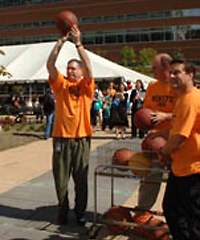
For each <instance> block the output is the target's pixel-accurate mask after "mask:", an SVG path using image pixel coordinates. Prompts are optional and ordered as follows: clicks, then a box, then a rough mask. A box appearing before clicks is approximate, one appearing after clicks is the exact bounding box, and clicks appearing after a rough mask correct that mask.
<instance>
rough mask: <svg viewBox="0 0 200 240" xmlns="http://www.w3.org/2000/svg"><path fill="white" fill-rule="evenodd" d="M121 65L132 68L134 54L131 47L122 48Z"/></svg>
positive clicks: (134, 60) (134, 61) (134, 59)
mask: <svg viewBox="0 0 200 240" xmlns="http://www.w3.org/2000/svg"><path fill="white" fill-rule="evenodd" d="M120 55H121V61H122V64H123V65H124V66H125V67H128V66H132V65H133V64H135V63H136V53H135V50H134V48H133V47H131V46H124V47H123V48H122V49H121V52H120Z"/></svg>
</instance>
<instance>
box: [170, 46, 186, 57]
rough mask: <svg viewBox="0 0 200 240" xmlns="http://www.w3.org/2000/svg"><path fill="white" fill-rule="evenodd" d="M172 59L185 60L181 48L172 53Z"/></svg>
mask: <svg viewBox="0 0 200 240" xmlns="http://www.w3.org/2000/svg"><path fill="white" fill-rule="evenodd" d="M172 58H173V59H183V58H184V53H183V52H182V50H181V48H177V49H176V50H174V51H173V52H172Z"/></svg>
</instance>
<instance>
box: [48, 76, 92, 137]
mask: <svg viewBox="0 0 200 240" xmlns="http://www.w3.org/2000/svg"><path fill="white" fill-rule="evenodd" d="M49 83H50V84H51V87H52V89H53V91H54V93H55V101H56V113H55V122H54V127H53V133H52V136H53V137H65V138H82V137H87V136H92V128H91V125H90V108H91V104H92V100H93V94H94V79H91V80H90V81H88V80H86V79H84V78H83V79H82V80H80V81H78V82H75V81H70V80H69V79H67V78H65V77H64V76H63V75H62V74H61V73H60V72H58V76H57V79H55V81H54V80H52V79H51V78H50V79H49Z"/></svg>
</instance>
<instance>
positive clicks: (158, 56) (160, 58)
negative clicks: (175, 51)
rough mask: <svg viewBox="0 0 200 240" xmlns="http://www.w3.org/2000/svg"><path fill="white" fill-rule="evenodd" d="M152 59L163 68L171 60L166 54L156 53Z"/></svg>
mask: <svg viewBox="0 0 200 240" xmlns="http://www.w3.org/2000/svg"><path fill="white" fill-rule="evenodd" d="M154 59H157V60H158V61H159V62H160V64H161V65H162V66H163V67H166V66H167V65H170V63H171V62H172V60H173V59H172V57H171V56H170V55H169V54H168V53H158V54H156V55H155V57H154Z"/></svg>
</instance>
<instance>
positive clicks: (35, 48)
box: [0, 42, 153, 86]
mask: <svg viewBox="0 0 200 240" xmlns="http://www.w3.org/2000/svg"><path fill="white" fill-rule="evenodd" d="M54 45H55V42H48V43H36V44H25V45H15V46H1V47H0V49H1V50H3V51H4V52H5V53H6V55H5V56H1V63H0V64H1V65H3V66H5V67H6V69H7V71H8V72H10V73H11V74H12V77H11V78H8V77H6V76H0V81H6V82H13V81H26V82H31V81H44V80H47V79H48V73H47V70H46V61H47V58H48V56H49V54H50V52H51V50H52V49H53V46H54ZM87 53H88V55H89V58H90V61H91V65H92V71H93V75H94V77H95V78H96V79H97V78H117V77H123V78H125V79H126V80H127V79H129V80H131V81H132V82H133V83H134V82H135V81H136V80H137V79H141V80H142V81H143V83H144V85H145V86H147V84H148V83H149V82H150V81H152V80H153V79H152V78H150V77H148V76H146V75H143V74H141V73H138V72H136V71H132V70H130V69H128V68H125V67H122V66H121V65H119V64H116V63H114V62H111V61H109V60H107V59H105V58H103V57H100V56H98V55H96V54H94V53H92V52H90V51H88V50H87ZM71 58H78V54H77V50H76V48H75V46H74V44H73V43H71V42H66V43H65V44H64V46H63V48H62V50H61V52H60V54H59V57H58V59H57V62H56V65H57V67H58V69H59V70H60V71H61V72H62V73H63V74H65V73H66V65H67V62H68V61H69V60H70V59H71Z"/></svg>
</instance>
